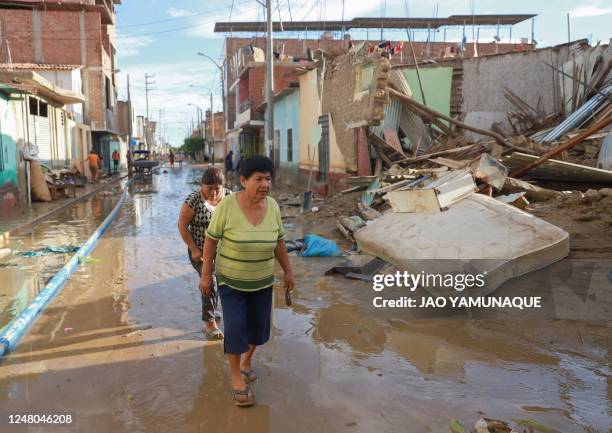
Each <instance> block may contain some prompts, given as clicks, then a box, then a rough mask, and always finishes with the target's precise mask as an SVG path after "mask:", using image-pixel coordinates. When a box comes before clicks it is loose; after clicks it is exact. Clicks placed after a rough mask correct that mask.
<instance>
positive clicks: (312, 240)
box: [298, 235, 342, 257]
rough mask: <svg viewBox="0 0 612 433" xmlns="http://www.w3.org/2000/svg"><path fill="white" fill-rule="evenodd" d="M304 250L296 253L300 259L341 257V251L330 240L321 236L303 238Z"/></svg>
mask: <svg viewBox="0 0 612 433" xmlns="http://www.w3.org/2000/svg"><path fill="white" fill-rule="evenodd" d="M304 243H305V244H306V248H305V249H304V250H303V251H301V252H300V253H298V255H300V256H302V257H337V256H341V255H342V251H341V250H340V248H339V247H338V245H336V243H335V242H334V241H332V240H329V239H325V238H324V237H321V236H315V235H306V236H304Z"/></svg>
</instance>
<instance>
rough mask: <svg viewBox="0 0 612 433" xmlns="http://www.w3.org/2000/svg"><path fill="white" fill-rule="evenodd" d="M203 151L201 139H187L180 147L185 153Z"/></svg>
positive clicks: (202, 140)
mask: <svg viewBox="0 0 612 433" xmlns="http://www.w3.org/2000/svg"><path fill="white" fill-rule="evenodd" d="M203 150H204V139H203V138H202V137H187V138H186V139H185V141H184V142H183V145H182V146H181V151H183V152H185V153H193V154H195V153H197V152H201V151H203Z"/></svg>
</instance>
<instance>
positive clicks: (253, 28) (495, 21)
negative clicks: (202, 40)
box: [214, 14, 536, 33]
mask: <svg viewBox="0 0 612 433" xmlns="http://www.w3.org/2000/svg"><path fill="white" fill-rule="evenodd" d="M535 16H536V15H533V14H510V15H504V14H502V15H496V14H485V15H451V16H449V17H447V18H434V17H431V18H387V17H384V18H379V17H378V18H377V17H357V18H353V19H352V20H350V21H284V22H283V23H282V25H281V23H280V22H278V21H275V22H273V23H272V25H273V29H274V31H275V32H278V31H281V28H282V30H283V31H286V32H287V31H298V30H312V31H319V30H320V31H341V30H349V29H378V28H385V29H404V28H411V29H428V28H431V29H437V28H440V27H449V26H464V25H466V24H470V25H471V24H475V25H491V26H494V25H514V24H518V23H520V22H522V21H526V20H528V19H530V18H533V17H535ZM265 24H266V23H265V22H257V21H242V22H240V21H234V22H217V23H215V30H214V31H215V32H216V33H224V32H257V31H261V30H262V29H265V28H266V25H265Z"/></svg>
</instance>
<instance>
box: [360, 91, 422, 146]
mask: <svg viewBox="0 0 612 433" xmlns="http://www.w3.org/2000/svg"><path fill="white" fill-rule="evenodd" d="M399 128H401V130H402V132H403V133H404V134H405V135H406V136H407V137H408V140H409V141H410V142H409V143H404V144H403V145H402V149H406V150H409V151H412V150H413V148H414V146H418V152H419V153H418V154H424V153H425V151H426V150H427V149H429V147H431V139H430V137H429V134H428V132H427V128H426V126H425V124H424V123H423V120H421V118H420V117H419V116H417V115H416V114H414V113H413V112H412V111H410V110H407V109H405V108H404V106H403V104H402V103H401V102H400V101H399V100H398V99H396V98H390V100H389V104H388V105H387V107H386V108H385V119H384V121H383V123H382V125H379V126H372V127H370V131H372V133H373V134H376V136H378V137H380V138H382V139H385V134H384V131H385V130H391V129H394V130H396V131H397V130H398V129H399ZM389 144H391V143H389Z"/></svg>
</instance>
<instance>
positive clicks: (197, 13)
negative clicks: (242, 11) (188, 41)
mask: <svg viewBox="0 0 612 433" xmlns="http://www.w3.org/2000/svg"><path fill="white" fill-rule="evenodd" d="M247 3H250V1H243V2H239V3H238V4H239V5H242V4H247ZM233 8H234V1H232V6H231V9H233ZM225 9H228V7H227V6H224V7H222V8H216V9H209V10H207V11H202V12H196V13H193V14H191V15H187V16H184V17H173V18H166V19H163V20H157V21H149V22H144V23H136V24H126V25H123V26H116V28H118V29H125V28H129V27H139V26H148V25H151V24H161V23H166V22H170V21H178V20H184V19H189V18H193V17H197V16H201V15H206V14H209V13H211V12H219V11H222V10H225Z"/></svg>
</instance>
